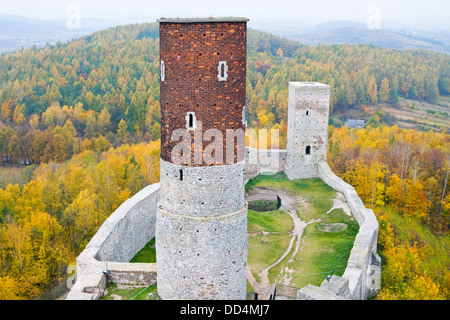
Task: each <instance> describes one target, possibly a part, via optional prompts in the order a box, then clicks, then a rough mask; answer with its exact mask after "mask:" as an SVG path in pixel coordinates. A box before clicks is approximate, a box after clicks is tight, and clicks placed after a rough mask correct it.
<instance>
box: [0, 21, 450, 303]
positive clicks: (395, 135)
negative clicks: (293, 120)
mask: <svg viewBox="0 0 450 320" xmlns="http://www.w3.org/2000/svg"><path fill="white" fill-rule="evenodd" d="M247 62H248V68H247V105H246V112H247V114H246V118H247V120H248V125H249V127H251V128H255V129H257V130H258V129H262V128H267V129H278V130H280V147H281V148H284V147H285V144H286V130H287V128H286V123H287V104H288V82H289V81H317V82H322V83H326V84H329V85H330V86H331V109H332V110H333V112H338V111H339V112H340V113H345V112H346V110H351V109H361V106H363V105H364V106H365V105H367V106H370V105H377V104H378V103H387V104H389V105H391V106H394V107H395V106H396V104H397V103H398V102H399V98H400V97H408V98H409V99H413V100H416V101H427V102H429V103H438V102H439V101H440V99H441V98H443V97H447V96H449V95H450V56H449V55H448V54H444V53H437V52H432V51H425V50H407V51H400V50H390V49H383V48H379V47H375V46H369V45H349V44H346V45H318V46H306V45H302V44H300V43H298V42H293V41H289V40H286V39H282V38H279V37H275V36H272V35H269V34H266V33H263V32H259V31H256V30H251V29H250V30H249V32H248V58H247ZM333 112H332V113H331V116H332V118H333V114H334V113H333ZM385 120H386V119H384V118H383V114H377V113H374V114H373V117H372V118H371V121H369V122H368V124H367V126H366V128H365V129H351V128H347V127H345V126H343V125H342V124H341V123H338V122H333V123H332V122H331V121H330V126H329V131H328V134H329V146H328V162H329V164H330V166H331V168H332V169H333V170H334V172H335V173H336V174H337V175H339V176H340V177H341V178H342V179H344V180H345V181H347V182H348V183H350V184H352V185H353V186H354V187H355V189H356V191H357V192H358V194H359V195H360V197H361V199H362V200H363V201H364V203H365V205H366V206H367V207H368V208H373V210H374V211H375V213H376V215H377V217H378V220H379V223H380V235H379V243H378V251H379V254H380V256H381V257H382V263H383V265H382V270H383V271H382V289H381V291H380V294H379V295H378V296H377V299H449V298H450V271H449V270H450V255H449V252H450V231H449V230H450V220H449V219H450V192H449V191H450V190H449V189H450V186H449V185H448V184H449V181H448V180H449V173H450V172H449V171H450V136H449V135H448V133H447V131H446V129H440V130H437V129H435V130H422V131H419V130H413V129H405V128H399V127H398V126H397V125H395V123H392V121H385ZM447 129H448V128H447ZM160 130H161V127H160V105H159V46H158V28H157V25H156V24H135V25H128V26H121V27H114V28H110V29H107V30H104V31H100V32H96V33H94V34H92V35H90V36H86V37H83V38H81V39H79V40H72V41H69V42H67V43H57V44H55V45H47V46H46V47H44V48H37V47H33V48H30V49H23V50H21V51H15V52H13V53H9V54H2V55H1V56H0V162H1V164H2V165H1V167H0V178H1V179H0V299H39V298H42V297H43V295H44V294H46V293H48V292H50V291H51V290H52V289H53V288H54V287H55V286H56V285H57V284H58V283H61V282H64V280H65V279H66V278H67V267H68V266H69V265H73V264H74V263H75V258H76V256H77V255H78V254H79V253H80V252H81V251H82V250H83V248H84V247H85V246H86V244H87V243H88V242H89V240H90V238H91V237H92V236H93V235H94V234H95V232H96V231H97V229H98V228H99V227H100V225H101V224H102V222H103V221H104V220H105V219H106V218H107V217H108V216H109V215H110V214H111V213H112V212H113V211H114V210H115V209H116V208H117V207H118V206H119V205H120V204H121V203H122V202H123V201H125V200H126V199H128V198H129V197H131V196H133V195H134V194H135V193H136V192H138V191H139V190H141V189H142V188H143V187H145V186H146V185H148V184H152V183H155V182H158V181H159V152H160V146H159V138H160Z"/></svg>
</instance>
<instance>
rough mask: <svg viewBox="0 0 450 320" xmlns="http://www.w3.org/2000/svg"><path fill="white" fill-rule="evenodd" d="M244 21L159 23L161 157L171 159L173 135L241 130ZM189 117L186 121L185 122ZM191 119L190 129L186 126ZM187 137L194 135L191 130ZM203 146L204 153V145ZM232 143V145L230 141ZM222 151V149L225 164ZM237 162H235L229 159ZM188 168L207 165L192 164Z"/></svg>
mask: <svg viewBox="0 0 450 320" xmlns="http://www.w3.org/2000/svg"><path fill="white" fill-rule="evenodd" d="M246 21H247V19H241V18H221V19H219V18H211V19H160V20H159V22H160V56H161V64H162V65H163V67H162V70H161V72H162V77H161V87H160V90H161V91H160V92H161V93H160V97H161V128H162V129H161V130H162V132H161V133H162V134H161V158H162V159H163V160H165V161H171V157H170V156H171V151H172V149H173V147H174V146H175V144H176V143H177V142H172V141H170V140H171V135H172V132H173V131H174V130H176V129H179V128H189V127H190V128H191V129H194V128H195V125H196V122H197V121H201V124H202V133H203V134H204V133H205V131H206V130H208V129H211V128H215V129H218V130H220V131H221V132H222V134H223V138H224V143H223V146H224V148H225V146H226V129H233V130H235V129H242V130H244V129H245V126H244V124H243V123H244V122H243V119H242V115H243V113H242V110H243V108H244V106H245V88H246V85H245V83H246V55H247V52H246V48H247V38H246V35H247V23H246ZM189 118H190V119H189ZM189 120H191V125H192V126H190V125H189ZM191 132H192V139H194V135H193V134H194V131H193V130H192V131H191ZM208 143H209V142H208V141H204V142H203V149H205V147H206V146H207V145H208ZM235 144H236V142H235ZM225 154H226V153H225V149H224V150H223V155H224V159H223V162H222V164H225V163H226V161H225ZM234 162H237V159H236V160H235V161H234ZM189 165H200V166H201V165H207V164H206V163H205V162H204V161H203V162H202V163H198V162H197V163H195V162H194V153H192V159H191V163H190V164H189Z"/></svg>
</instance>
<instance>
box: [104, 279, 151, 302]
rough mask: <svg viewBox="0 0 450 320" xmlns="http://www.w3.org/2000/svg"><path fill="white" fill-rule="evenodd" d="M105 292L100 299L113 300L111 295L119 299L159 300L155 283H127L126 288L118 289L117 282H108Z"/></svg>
mask: <svg viewBox="0 0 450 320" xmlns="http://www.w3.org/2000/svg"><path fill="white" fill-rule="evenodd" d="M106 290H107V294H106V295H104V296H103V297H101V298H100V300H114V297H113V296H112V295H117V296H120V297H121V298H122V299H121V300H159V296H158V293H157V291H156V285H151V286H148V287H142V286H134V285H129V286H127V288H122V289H119V288H118V286H117V284H115V283H112V282H110V283H108V284H107V285H106Z"/></svg>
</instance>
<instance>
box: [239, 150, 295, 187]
mask: <svg viewBox="0 0 450 320" xmlns="http://www.w3.org/2000/svg"><path fill="white" fill-rule="evenodd" d="M286 155H287V152H286V150H285V149H255V148H251V147H245V171H244V185H245V184H247V182H248V180H250V179H252V178H254V177H256V176H257V175H259V174H273V173H277V172H282V171H284V169H285V166H286Z"/></svg>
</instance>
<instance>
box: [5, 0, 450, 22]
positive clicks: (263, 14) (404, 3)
mask: <svg viewBox="0 0 450 320" xmlns="http://www.w3.org/2000/svg"><path fill="white" fill-rule="evenodd" d="M71 6H76V7H77V8H79V12H80V14H81V18H88V17H96V18H106V19H120V18H125V17H130V16H134V17H141V19H144V20H145V19H147V20H148V22H153V21H154V20H155V19H156V18H158V17H163V16H164V17H198V16H216V17H217V16H245V17H247V18H249V19H250V21H254V22H261V21H269V22H280V21H285V22H286V21H303V22H305V23H319V22H325V21H330V20H354V21H360V22H365V21H367V19H368V18H369V16H370V14H372V12H373V11H372V12H368V10H370V9H369V8H371V7H373V6H375V7H376V8H377V10H378V13H379V15H380V18H381V20H382V21H383V20H384V21H398V22H404V21H410V22H412V21H416V22H422V23H424V22H427V21H429V22H430V23H431V22H433V21H434V22H435V23H436V24H438V23H439V21H441V20H442V21H445V20H446V19H445V17H447V18H448V17H450V1H448V0H400V1H396V0H347V1H337V0H309V1H304V0H221V1H214V0H184V1H183V0H158V1H156V0H126V1H123V0H122V1H119V0H0V13H8V14H17V15H22V16H26V17H33V18H40V19H53V18H67V17H68V16H69V14H70V12H68V10H69V11H70V10H71V9H70V8H71ZM449 20H450V18H449Z"/></svg>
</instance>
